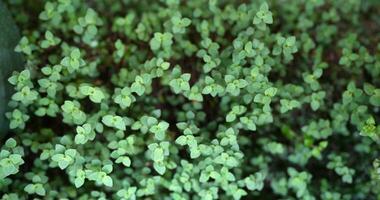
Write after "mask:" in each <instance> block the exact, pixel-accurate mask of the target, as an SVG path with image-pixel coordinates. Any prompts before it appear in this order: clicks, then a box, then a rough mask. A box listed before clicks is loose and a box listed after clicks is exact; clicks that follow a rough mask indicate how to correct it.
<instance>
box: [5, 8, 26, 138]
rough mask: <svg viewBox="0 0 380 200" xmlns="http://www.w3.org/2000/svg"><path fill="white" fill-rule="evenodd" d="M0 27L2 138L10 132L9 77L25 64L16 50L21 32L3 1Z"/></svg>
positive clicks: (10, 91)
mask: <svg viewBox="0 0 380 200" xmlns="http://www.w3.org/2000/svg"><path fill="white" fill-rule="evenodd" d="M0 27H1V31H0V139H2V138H3V137H4V136H5V135H6V134H7V132H8V120H7V118H6V116H5V113H6V112H7V111H8V101H9V98H10V95H11V94H12V87H11V86H10V85H9V83H8V81H7V79H8V77H9V76H10V75H11V73H12V71H15V70H19V69H20V68H22V66H23V58H22V55H21V54H19V53H16V52H15V51H14V48H15V46H16V45H17V43H18V41H19V39H20V33H19V30H18V28H17V26H16V24H15V22H14V21H13V19H12V16H11V14H10V12H9V11H8V9H7V7H6V5H5V4H4V3H3V2H2V1H0Z"/></svg>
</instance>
